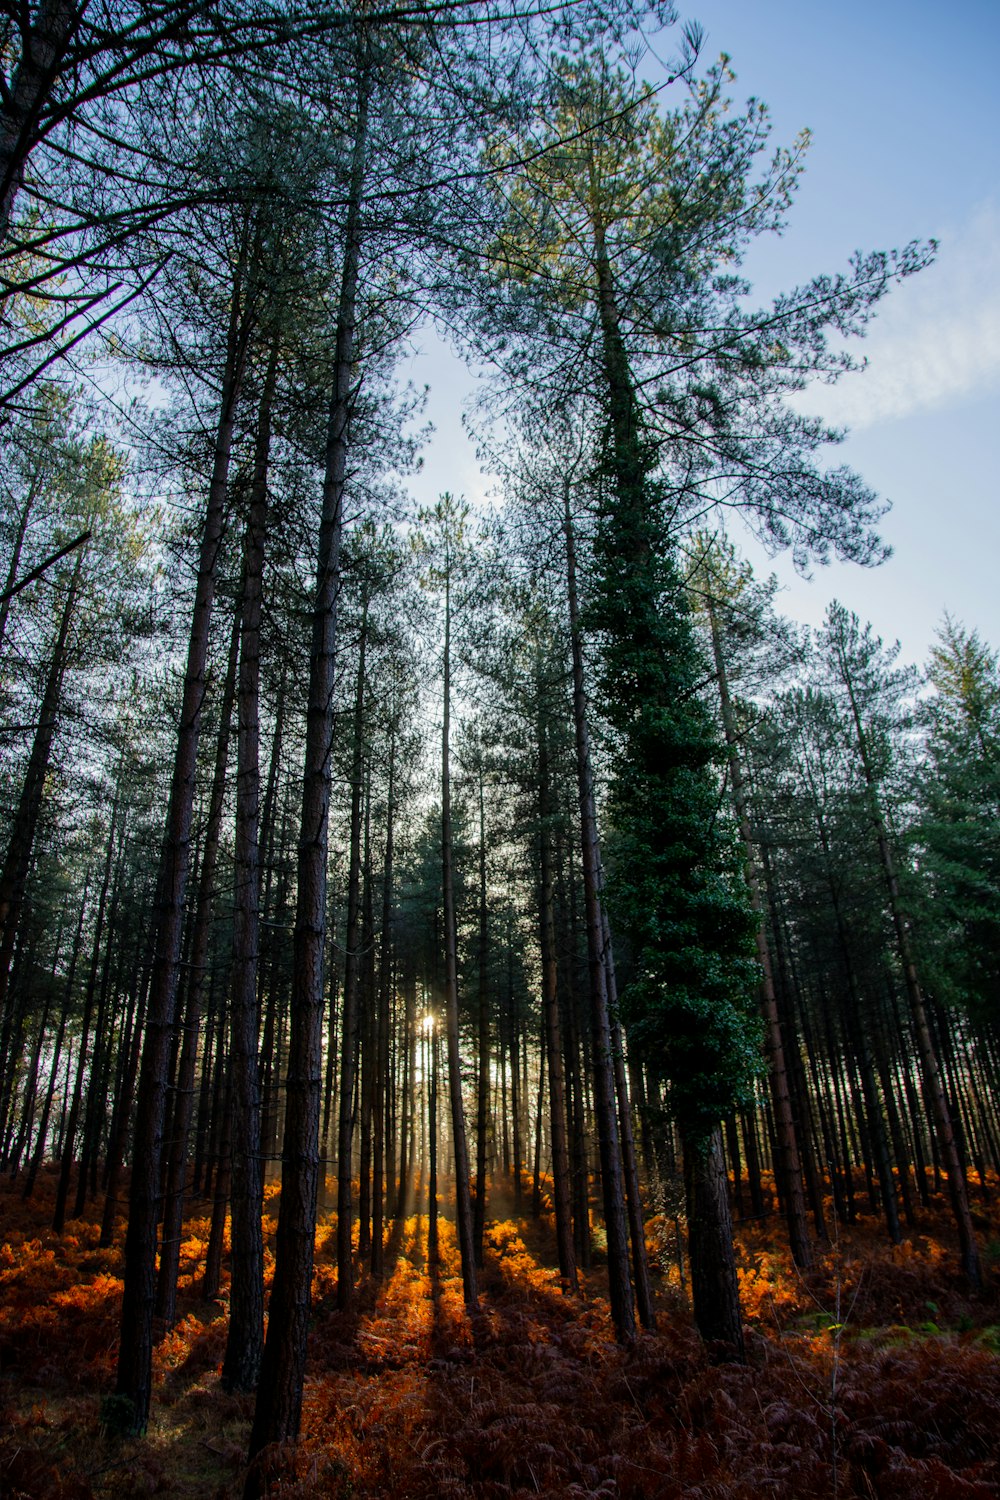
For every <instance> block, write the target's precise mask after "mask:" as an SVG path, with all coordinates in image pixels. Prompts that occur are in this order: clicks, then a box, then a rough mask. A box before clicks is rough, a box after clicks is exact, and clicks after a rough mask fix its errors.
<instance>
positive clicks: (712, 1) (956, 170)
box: [409, 0, 1000, 663]
mask: <svg viewBox="0 0 1000 1500" xmlns="http://www.w3.org/2000/svg"><path fill="white" fill-rule="evenodd" d="M677 3H678V12H679V15H680V18H681V20H688V19H690V20H694V21H697V22H698V23H699V24H700V25H701V26H702V28H703V30H704V32H705V42H704V46H703V49H702V58H703V59H704V60H705V61H706V63H707V62H708V61H710V60H712V59H714V58H715V57H717V56H718V54H719V53H720V52H723V51H725V52H726V53H727V54H728V55H729V57H730V59H731V66H732V68H733V69H734V71H735V73H736V84H735V85H734V89H733V92H734V96H735V98H736V100H737V101H742V100H744V99H746V98H748V97H750V96H751V95H752V96H754V97H756V98H758V99H762V100H764V101H765V102H766V103H767V104H768V106H769V108H770V111H771V117H772V120H773V125H774V131H773V136H772V139H773V142H774V144H776V145H777V144H790V143H791V141H792V139H793V138H794V137H795V135H796V134H797V133H798V132H799V130H801V129H802V128H803V127H804V126H807V127H808V128H809V129H810V131H811V132H812V143H811V146H810V150H809V153H808V157H807V163H806V170H805V173H804V175H803V177H802V178H801V182H800V189H799V192H798V194H797V198H796V202H795V204H794V205H793V208H792V211H791V214H790V217H789V224H788V228H787V230H786V231H785V233H784V235H783V236H782V237H781V238H780V239H778V238H775V237H768V238H767V240H766V241H762V242H760V243H759V244H758V246H756V247H755V248H754V250H753V251H752V253H751V256H750V257H749V258H748V260H747V262H746V265H745V268H744V269H745V272H746V274H747V275H748V276H749V278H750V279H751V280H752V282H753V284H754V287H755V290H756V291H757V292H758V293H759V295H760V297H761V298H762V299H763V298H765V297H768V296H771V295H773V294H775V293H776V292H779V291H781V290H782V289H784V288H789V287H792V286H794V285H797V284H799V283H801V282H803V281H806V280H808V279H810V278H811V277H812V276H814V275H816V274H817V273H819V272H830V273H833V272H836V271H838V270H841V269H844V268H845V267H846V262H847V259H848V257H849V256H850V254H851V253H852V252H853V251H854V250H874V249H883V250H888V249H891V248H894V247H897V246H902V245H904V244H906V243H907V242H909V241H910V240H913V239H919V240H926V239H931V238H933V239H936V240H938V241H939V246H940V248H939V251H938V254H937V258H936V260H935V262H934V264H933V265H931V266H930V267H929V268H928V269H926V270H924V271H922V272H921V273H920V274H919V275H918V276H915V277H912V278H910V279H909V280H908V281H907V282H904V283H903V284H902V285H901V286H900V287H897V288H896V289H894V290H893V292H892V293H891V294H890V295H889V297H888V298H887V299H886V301H885V303H884V304H883V310H882V311H881V312H880V313H879V316H878V318H877V320H876V322H875V324H874V326H873V329H872V331H871V332H870V333H869V335H868V337H867V339H866V340H865V341H864V343H863V344H859V345H858V346H857V349H858V352H860V353H863V354H865V355H866V356H867V359H868V367H867V368H866V369H865V370H864V371H863V372H862V373H859V374H856V375H852V376H849V377H847V378H845V379H844V380H842V381H841V382H840V383H839V384H838V385H837V386H835V387H832V388H831V387H823V386H820V387H816V388H814V389H813V390H811V391H810V392H808V393H805V394H804V395H803V397H802V398H801V404H802V407H803V409H804V410H808V411H814V412H816V413H817V414H819V415H821V416H823V417H824V418H826V419H828V420H830V421H833V422H835V423H837V424H838V425H839V424H843V425H846V426H847V427H849V429H850V434H849V436H848V438H847V440H846V441H845V442H844V443H842V444H840V445H839V446H837V447H836V448H831V449H830V450H829V460H830V463H831V464H840V463H847V464H850V465H851V467H853V468H855V469H856V470H857V471H858V472H859V473H860V474H861V475H862V477H863V478H864V479H865V480H866V481H867V483H868V484H869V485H870V486H871V487H872V488H874V489H875V490H876V491H877V492H878V493H879V494H880V495H881V496H883V497H884V498H885V499H887V500H889V501H891V503H892V509H891V511H890V513H889V514H888V516H887V517H886V518H885V519H884V521H883V523H882V528H881V529H882V534H883V537H884V539H885V540H886V541H887V542H888V543H889V544H890V546H891V547H892V549H893V556H892V557H891V558H890V559H889V561H888V562H886V563H884V564H883V565H882V566H881V567H879V568H876V569H862V568H859V567H857V566H856V565H852V564H842V565H839V564H836V563H833V564H831V565H830V566H829V567H826V568H817V569H816V570H815V572H814V575H813V577H812V579H811V581H808V582H806V581H803V580H801V579H799V578H797V577H796V575H795V572H794V569H793V568H792V565H791V561H790V559H789V558H787V557H783V558H777V559H773V560H768V559H767V558H766V557H765V556H764V554H763V553H762V551H761V549H760V548H757V547H755V546H754V545H753V544H752V542H750V541H749V539H747V538H745V537H742V536H740V535H739V534H738V533H736V532H734V539H735V540H736V541H737V542H738V544H739V545H740V546H741V547H743V549H744V550H745V551H746V553H747V555H748V556H750V557H751V560H752V561H753V562H754V564H755V566H759V567H760V568H761V569H762V570H764V571H770V570H773V571H774V572H775V573H777V575H778V577H779V579H780V581H781V583H782V585H783V587H784V592H783V594H782V595H781V596H780V598H779V608H780V609H782V611H783V612H784V613H785V614H788V615H791V616H792V617H793V618H795V619H798V620H800V621H804V622H807V623H810V624H819V623H820V622H821V621H822V618H823V615H824V613H825V610H826V607H827V604H828V603H829V601H830V600H831V599H832V598H835V597H836V598H839V599H840V600H841V602H842V603H844V604H846V605H847V606H848V607H849V608H851V609H853V610H856V611H857V612H858V614H859V615H860V616H861V617H862V619H863V620H870V621H871V622H872V624H873V625H874V626H875V628H876V630H877V631H878V632H879V634H880V635H882V637H883V638H884V639H885V640H886V641H892V640H895V639H897V638H898V639H899V640H900V642H901V645H902V654H903V657H904V659H906V660H908V661H914V662H917V663H921V662H923V661H925V660H926V657H927V652H928V649H929V647H930V645H931V644H932V642H933V639H934V635H935V632H936V630H937V628H938V626H939V624H940V623H941V620H942V617H943V615H944V612H945V611H946V610H947V611H948V612H949V613H950V614H951V615H952V616H953V617H954V618H955V619H957V620H959V621H961V622H962V623H963V624H965V625H966V626H968V627H969V628H976V629H978V630H979V632H980V634H981V635H982V636H983V637H984V638H985V639H986V640H987V641H988V642H990V643H991V644H992V645H993V646H995V647H1000V493H998V491H1000V483H998V475H1000V170H998V168H1000V108H998V105H1000V90H998V88H997V72H996V70H997V63H998V59H1000V0H952V3H951V5H950V7H949V8H948V9H947V11H946V10H945V8H944V7H941V6H940V5H937V4H930V3H928V0H825V3H820V0H690V3H688V4H685V0H677ZM648 40H649V41H650V43H651V52H650V56H649V58H648V60H647V63H646V64H645V65H644V66H643V67H642V68H641V70H640V71H641V73H642V75H643V76H644V77H647V78H650V79H652V80H654V81H655V80H656V79H657V78H658V77H660V76H662V67H661V64H666V63H668V62H669V59H670V58H671V56H672V55H673V54H674V53H675V51H676V47H677V43H678V36H677V33H676V32H672V31H667V32H665V33H662V34H661V35H660V36H659V37H650V38H649V39H648ZM658 59H659V61H658ZM678 102H679V100H678ZM668 103H669V91H668ZM409 375H410V378H411V379H413V380H414V381H416V382H417V383H423V382H425V381H426V382H428V383H429V384H430V386H431V392H430V398H429V405H428V412H427V415H428V417H429V418H430V420H431V421H432V422H433V423H434V425H435V429H436V433H435V436H434V438H433V440H432V442H431V444H430V446H429V448H428V449H427V450H426V458H425V465H424V471H423V473H422V474H421V475H420V476H419V477H418V478H417V480H416V481H415V482H414V483H413V485H412V487H413V489H414V491H415V493H416V494H417V497H418V499H419V500H420V501H421V503H428V502H429V501H431V500H433V499H434V498H435V497H436V495H437V494H438V493H439V492H440V491H442V490H446V489H447V490H452V491H455V492H459V493H464V494H465V495H467V496H468V497H469V498H470V499H473V500H476V499H479V498H481V497H483V496H484V495H486V494H487V493H488V492H489V490H490V488H491V481H490V477H489V475H487V474H484V473H483V472H482V471H481V470H480V468H479V465H478V463H477V461H476V457H475V451H474V445H473V444H472V442H471V440H470V439H468V437H467V436H466V435H465V433H464V432H463V430H462V425H461V410H462V405H463V402H464V400H465V399H466V397H467V393H468V391H469V378H468V376H467V375H466V374H465V373H464V371H463V369H462V367H461V366H460V365H459V363H458V361H457V360H455V359H454V358H453V357H451V356H450V355H449V354H448V353H447V352H446V351H445V350H444V349H443V348H442V347H441V346H440V345H439V344H438V343H437V342H436V341H435V340H434V339H433V338H428V340H427V343H426V347H425V352H424V353H423V354H422V355H419V356H417V357H415V358H414V359H413V360H412V362H411V367H410V370H409Z"/></svg>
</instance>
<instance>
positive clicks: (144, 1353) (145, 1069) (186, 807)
mask: <svg viewBox="0 0 1000 1500" xmlns="http://www.w3.org/2000/svg"><path fill="white" fill-rule="evenodd" d="M245 268H246V244H245V242H244V245H243V247H242V248H241V254H240V259H239V263H238V266H237V270H236V276H235V281H234V287H233V297H232V305H231V311H230V319H229V329H228V335H227V344H226V365H225V371H224V375H223V383H222V401H221V406H220V412H219V424H218V428H217V431H216V437H215V453H214V459H213V467H212V479H211V483H210V485H209V492H208V504H207V506H206V510H205V517H204V522H203V526H202V535H201V546H200V553H199V560H198V580H197V587H196V593H195V602H194V609H193V612H192V618H191V635H190V640H189V644H188V658H187V667H186V671H185V677H184V690H183V696H182V701H181V711H180V719H179V723H178V731H177V749H176V754H175V758H174V767H173V775H172V779H171V787H170V800H169V804H168V809H167V821H166V831H165V835H164V843H163V856H162V874H161V878H160V881H159V887H158V894H159V901H160V909H159V912H158V913H157V921H156V931H157V938H156V948H155V957H154V962H153V975H152V981H151V984H150V994H149V1003H148V1007H147V1014H146V1030H145V1037H144V1040H143V1048H142V1060H141V1063H140V1074H139V1088H138V1101H139V1107H138V1110H137V1112H136V1122H135V1138H134V1144H133V1153H132V1182H131V1188H130V1192H129V1220H128V1232H127V1234H126V1239H125V1267H124V1289H123V1294H122V1319H121V1334H120V1338H119V1345H118V1372H117V1380H116V1385H115V1393H116V1396H117V1398H118V1412H119V1413H120V1415H119V1419H118V1420H119V1422H120V1425H121V1426H122V1428H123V1429H124V1430H126V1431H130V1432H133V1433H142V1432H145V1430H146V1425H147V1423H148V1421H149V1402H150V1396H151V1393H152V1357H153V1307H154V1300H155V1295H156V1227H157V1218H158V1209H159V1199H160V1157H161V1152H162V1135H163V1122H164V1113H165V1108H166V1095H167V1082H168V1070H169V1064H170V1053H171V1045H172V1040H173V1034H174V1027H175V1025H176V1010H177V979H178V968H179V960H180V952H181V935H182V931H183V922H184V903H185V897H186V893H187V877H188V865H189V860H190V845H191V819H192V812H193V808H194V791H195V775H196V769H197V756H198V737H199V734H200V731H201V713H202V705H203V703H204V699H205V688H206V681H207V667H208V649H209V635H210V627H211V621H212V609H213V606H214V603H215V585H216V577H217V570H218V560H219V551H220V547H221V543H222V532H223V520H224V512H225V501H226V487H227V483H228V479H229V462H230V453H231V450H232V442H233V431H234V426H235V420H236V408H237V405H238V402H239V397H240V393H241V390H242V386H243V374H244V368H245V363H246V353H247V345H248V342H249V337H250V331H251V318H250V316H249V315H248V314H247V312H246V310H245V307H244V302H243V292H244V278H245Z"/></svg>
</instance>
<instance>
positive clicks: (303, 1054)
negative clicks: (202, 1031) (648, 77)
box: [245, 63, 369, 1500]
mask: <svg viewBox="0 0 1000 1500" xmlns="http://www.w3.org/2000/svg"><path fill="white" fill-rule="evenodd" d="M368 96H369V78H368V72H367V63H365V65H364V69H363V72H362V77H361V79H360V82H359V98H358V116H357V123H356V127H355V135H354V147H353V159H352V167H351V182H350V190H349V194H348V207H347V218H346V224H345V248H344V268H343V275H342V279H341V287H340V300H339V310H338V317H337V335H336V348H335V352H334V391H333V400H332V404H331V412H330V425H329V429H328V435H327V450H326V474H325V478H324V484H323V505H322V513H321V519H320V537H319V555H318V560H317V575H316V601H315V608H314V612H313V637H312V650H311V654H310V664H309V702H308V713H307V719H306V750H305V767H304V775H303V791H302V823H301V829H300V835H299V852H298V895H297V906H296V918H295V949H294V968H293V977H292V1004H291V1035H290V1039H289V1055H288V1074H287V1103H286V1109H285V1134H284V1143H283V1148H282V1163H281V1207H280V1209H279V1213H278V1232H277V1243H276V1247H275V1269H274V1285H273V1288H272V1291H271V1299H270V1303H269V1317H268V1327H267V1339H266V1342H265V1345H264V1357H263V1360H262V1361H261V1372H260V1381H259V1384H258V1386H257V1401H256V1405H255V1408H254V1419H253V1428H252V1431H251V1434H250V1453H249V1457H250V1459H251V1460H253V1459H255V1458H256V1456H257V1454H259V1453H260V1452H261V1450H262V1449H263V1448H265V1447H266V1446H267V1445H268V1444H270V1443H279V1442H288V1441H294V1439H296V1438H297V1437H298V1433H299V1424H300V1421H301V1417H302V1382H303V1377H304V1373H305V1362H306V1340H307V1338H308V1333H309V1313H310V1306H311V1300H312V1270H313V1253H314V1240H315V1232H316V1197H317V1189H318V1186H319V1120H320V1089H321V1085H322V1081H323V1078H322V1062H323V999H324V985H323V956H324V949H325V946H326V904H327V903H326V867H327V836H328V828H329V813H330V783H331V771H332V765H331V759H330V754H331V744H332V739H333V689H334V665H335V653H336V644H337V601H338V597H339V592H340V543H341V535H342V528H343V501H344V487H345V481H346V478H347V452H348V424H349V419H350V415H351V410H352V406H353V379H354V376H353V365H354V359H355V348H354V345H355V326H356V299H357V287H358V269H359V261H360V252H361V197H362V188H363V183H364V173H365V157H366V152H367V137H368V131H367V124H368ZM263 1488H264V1476H263V1474H262V1472H261V1468H260V1465H259V1464H252V1466H251V1469H250V1471H249V1474H248V1477H247V1484H246V1489H245V1494H246V1497H247V1500H257V1497H258V1496H260V1495H261V1494H262V1492H263Z"/></svg>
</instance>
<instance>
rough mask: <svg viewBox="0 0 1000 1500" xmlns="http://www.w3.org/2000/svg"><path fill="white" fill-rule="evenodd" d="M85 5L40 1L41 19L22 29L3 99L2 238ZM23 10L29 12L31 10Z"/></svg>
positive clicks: (0, 165) (0, 116) (0, 131)
mask: <svg viewBox="0 0 1000 1500" xmlns="http://www.w3.org/2000/svg"><path fill="white" fill-rule="evenodd" d="M84 9H85V5H83V4H79V3H77V0H42V4H41V6H40V7H39V10H38V14H37V18H35V19H34V20H29V22H28V25H27V26H26V28H25V29H24V30H23V31H22V33H21V34H22V36H23V39H24V40H23V47H22V52H21V56H20V58H19V59H18V63H17V67H16V68H15V70H14V77H13V80H12V87H11V89H10V91H9V92H8V91H7V90H6V89H5V90H4V95H3V101H2V104H0V243H2V242H3V241H5V240H6V238H7V234H8V230H9V227H10V217H11V213H12V211H13V208H14V200H15V198H16V197H17V194H18V192H19V191H20V188H21V185H22V183H23V181H24V169H25V166H26V164H27V161H28V157H29V156H30V155H31V152H32V149H33V148H34V146H35V145H36V143H37V140H38V129H39V122H40V119H41V114H42V111H43V110H44V108H45V105H46V103H47V101H48V99H49V97H50V95H51V93H52V90H53V88H54V86H55V82H56V79H57V77H58V76H59V71H60V68H61V66H62V63H63V61H64V59H65V56H66V49H67V48H68V47H69V45H70V42H71V41H72V39H73V34H74V32H75V31H76V28H77V26H78V24H79V21H80V17H81V15H82V14H83V11H84ZM23 14H24V16H25V17H28V15H29V12H28V10H27V9H25V11H24V12H23Z"/></svg>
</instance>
